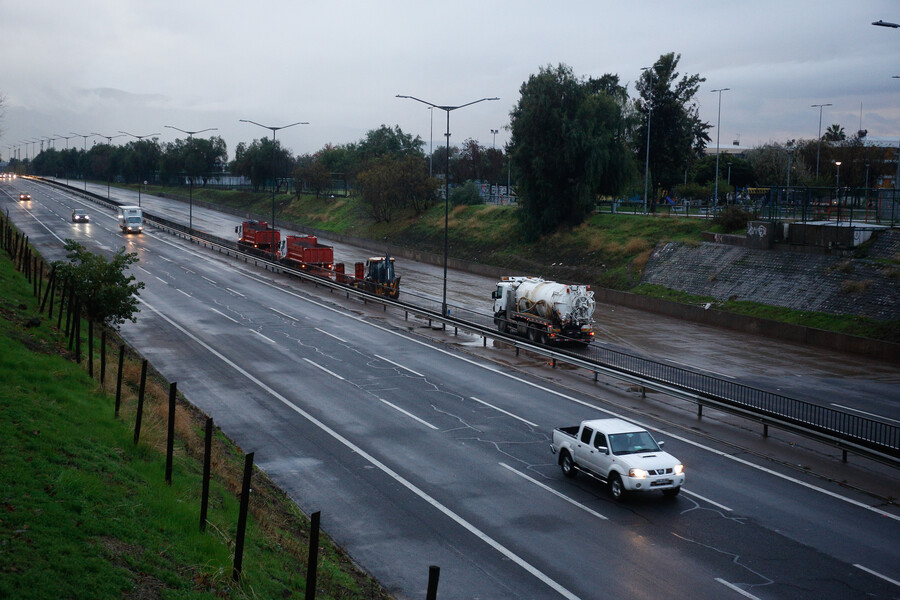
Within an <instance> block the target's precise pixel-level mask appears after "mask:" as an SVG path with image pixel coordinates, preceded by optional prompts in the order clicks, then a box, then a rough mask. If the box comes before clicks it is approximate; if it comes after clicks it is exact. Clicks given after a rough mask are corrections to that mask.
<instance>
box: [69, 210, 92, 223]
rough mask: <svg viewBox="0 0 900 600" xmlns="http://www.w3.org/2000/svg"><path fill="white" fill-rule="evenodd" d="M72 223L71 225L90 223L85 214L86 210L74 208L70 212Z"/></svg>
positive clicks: (88, 217) (89, 218)
mask: <svg viewBox="0 0 900 600" xmlns="http://www.w3.org/2000/svg"><path fill="white" fill-rule="evenodd" d="M72 222H73V223H90V222H91V217H90V215H88V214H87V211H86V210H83V209H81V208H76V209H75V210H73V211H72Z"/></svg>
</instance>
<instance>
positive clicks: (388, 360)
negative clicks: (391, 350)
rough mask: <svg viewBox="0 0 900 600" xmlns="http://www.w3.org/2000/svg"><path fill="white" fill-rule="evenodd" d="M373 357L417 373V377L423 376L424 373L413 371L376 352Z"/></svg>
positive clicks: (414, 373)
mask: <svg viewBox="0 0 900 600" xmlns="http://www.w3.org/2000/svg"><path fill="white" fill-rule="evenodd" d="M375 357H376V358H380V359H381V360H383V361H384V362H388V363H391V364H392V365H394V366H395V367H400V368H401V369H403V370H405V371H409V372H410V373H412V374H413V375H418V376H419V377H425V376H424V375H422V374H421V373H419V372H418V371H413V370H412V369H410V368H409V367H404V366H403V365H401V364H400V363H396V362H394V361H392V360H391V359H389V358H385V357H383V356H381V355H380V354H376V355H375Z"/></svg>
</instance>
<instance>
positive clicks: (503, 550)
mask: <svg viewBox="0 0 900 600" xmlns="http://www.w3.org/2000/svg"><path fill="white" fill-rule="evenodd" d="M138 302H140V303H141V304H144V305H145V306H146V307H147V308H149V309H150V310H152V311H153V312H154V313H156V315H157V316H159V317H160V318H161V319H163V320H164V321H166V322H167V323H169V324H170V325H171V326H172V327H174V328H175V329H177V330H178V331H180V332H181V333H182V334H184V335H186V336H187V337H189V338H191V339H192V340H194V341H195V342H196V343H198V344H200V345H201V346H202V347H203V348H205V349H206V351H207V352H209V353H210V354H212V355H213V356H215V357H216V358H218V359H219V360H221V361H222V362H224V363H225V364H227V365H228V366H230V367H231V368H232V369H234V370H235V371H237V372H238V373H240V374H241V375H243V376H244V377H246V378H247V379H249V380H250V381H252V382H253V383H254V384H256V385H257V386H258V387H260V388H261V389H263V390H265V391H266V392H268V393H269V394H271V395H272V397H274V398H275V399H277V400H278V401H279V402H281V403H282V404H284V405H285V406H286V407H288V408H289V409H291V410H293V411H294V412H295V413H297V414H298V415H300V416H302V417H303V418H304V419H306V420H307V421H309V422H310V423H312V424H313V425H315V426H316V427H318V428H319V429H321V430H322V431H323V432H325V433H327V434H328V435H330V436H331V437H332V438H334V439H335V440H337V441H338V442H340V443H341V444H343V445H344V446H346V447H347V448H348V449H350V451H352V452H353V453H355V454H356V455H357V456H359V457H361V458H363V459H364V460H366V461H368V462H369V464H371V465H373V466H374V467H376V468H377V469H379V470H380V471H381V472H382V473H384V474H385V475H387V476H388V477H390V478H391V479H393V480H394V481H396V482H397V483H399V484H400V485H402V486H403V487H405V488H406V489H408V490H409V491H410V492H412V493H413V494H415V495H416V496H418V497H419V498H421V499H422V500H424V501H425V502H427V503H428V504H429V505H431V506H432V507H434V508H435V509H437V510H439V511H440V512H442V513H443V514H444V515H445V516H447V517H448V518H450V519H451V520H452V521H453V522H455V523H456V524H457V525H459V526H461V527H463V528H464V529H465V530H466V531H468V532H469V533H471V534H472V535H474V536H475V537H477V538H478V539H480V540H481V541H483V542H484V543H486V544H487V545H489V546H490V547H491V548H493V549H494V550H496V551H497V552H499V553H500V554H502V555H503V556H505V557H506V558H508V559H509V560H510V561H512V562H514V563H516V564H517V565H519V566H520V567H522V568H523V569H525V570H526V571H528V572H529V573H531V574H532V575H533V576H534V577H536V578H537V579H539V580H540V581H541V582H543V583H544V584H546V585H547V586H549V587H550V588H551V589H553V590H554V591H556V592H557V593H559V594H560V595H561V596H562V597H564V598H567V599H568V600H581V599H580V598H579V597H578V596H576V595H575V594H573V593H572V592H570V591H569V590H567V589H566V588H565V587H563V586H562V585H560V584H559V583H557V582H556V581H554V580H553V579H551V578H550V576H549V575H547V574H545V573H543V572H542V571H540V570H539V569H538V568H537V567H535V566H534V565H532V564H531V563H529V562H528V561H526V560H525V559H524V558H522V557H521V556H519V555H518V554H516V553H514V552H513V551H512V550H510V549H509V548H507V547H506V546H504V545H502V544H501V543H500V542H498V541H497V540H495V539H493V538H492V537H490V536H489V535H488V534H486V533H485V532H483V531H481V530H480V529H478V528H477V527H475V525H473V524H472V523H470V522H469V521H467V520H465V519H464V518H462V517H461V516H460V515H458V514H456V513H455V512H453V511H452V510H450V509H449V508H448V507H446V506H444V505H443V504H441V503H440V502H439V501H438V500H437V499H436V498H433V497H431V496H429V495H428V494H426V493H425V492H424V491H423V490H422V489H420V488H419V487H417V486H416V485H414V484H413V483H412V482H411V481H409V480H407V479H405V478H404V477H402V476H401V475H400V474H399V473H397V472H396V471H394V470H393V469H391V468H390V467H388V466H387V465H386V464H384V463H382V462H381V461H380V460H378V459H377V458H375V457H374V456H372V455H371V454H369V453H368V452H366V451H365V450H363V449H362V448H361V447H359V446H357V445H356V444H354V443H353V442H351V441H350V440H349V439H347V438H345V437H344V436H343V435H341V434H340V433H338V432H337V431H335V430H334V429H332V428H331V427H329V426H328V425H326V424H325V423H324V422H322V421H320V420H319V419H317V418H316V417H314V416H313V415H312V414H310V413H308V412H306V411H305V410H303V409H302V408H300V407H299V406H297V405H296V404H294V403H293V402H291V401H290V400H288V399H287V398H285V397H284V396H282V395H281V394H279V393H278V392H277V391H275V390H274V389H273V388H271V387H269V386H268V385H266V384H265V383H264V382H263V381H262V380H260V379H257V378H256V377H255V376H254V375H253V374H252V373H250V372H249V371H247V370H246V369H244V368H242V367H241V366H240V365H238V364H237V363H234V362H232V361H231V360H229V359H228V357H227V356H225V355H223V354H221V353H220V352H219V351H217V350H216V349H215V348H213V347H212V346H210V345H209V344H207V343H206V342H204V341H203V340H201V339H200V338H198V337H197V336H196V335H194V334H193V333H191V332H190V331H188V330H187V329H185V328H184V327H182V326H181V325H179V324H178V323H176V322H175V321H173V320H172V319H170V318H169V317H168V316H167V315H164V314H163V313H161V312H159V311H158V310H156V308H154V307H153V306H151V305H150V304H148V303H147V301H146V300H142V299H141V298H140V297H138ZM304 360H308V359H304ZM310 363H311V364H315V363H312V361H310ZM316 366H318V365H316Z"/></svg>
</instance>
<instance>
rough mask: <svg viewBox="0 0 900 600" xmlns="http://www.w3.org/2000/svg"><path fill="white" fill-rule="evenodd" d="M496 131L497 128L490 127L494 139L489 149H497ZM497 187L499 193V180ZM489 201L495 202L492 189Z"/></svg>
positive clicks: (497, 131)
mask: <svg viewBox="0 0 900 600" xmlns="http://www.w3.org/2000/svg"><path fill="white" fill-rule="evenodd" d="M498 133H500V130H499V129H491V134H492V135H493V136H494V140H493V141H492V142H491V150H496V149H497V134H498ZM491 187H493V186H491ZM497 188H498V189H497V192H498V195H499V192H500V190H499V188H500V182H499V181H497ZM491 202H496V199H495V198H494V190H493V189H492V190H491Z"/></svg>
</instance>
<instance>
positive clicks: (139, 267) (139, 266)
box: [138, 265, 153, 275]
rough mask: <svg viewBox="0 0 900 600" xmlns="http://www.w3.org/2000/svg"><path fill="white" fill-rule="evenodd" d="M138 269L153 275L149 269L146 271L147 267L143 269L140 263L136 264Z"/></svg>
mask: <svg viewBox="0 0 900 600" xmlns="http://www.w3.org/2000/svg"><path fill="white" fill-rule="evenodd" d="M138 269H140V270H141V271H143V272H144V273H146V274H147V275H153V273H151V272H150V271H148V270H147V269H145V268H144V267H142V266H141V265H138Z"/></svg>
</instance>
